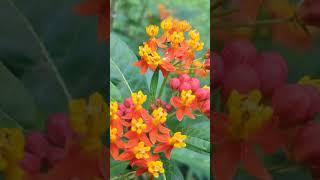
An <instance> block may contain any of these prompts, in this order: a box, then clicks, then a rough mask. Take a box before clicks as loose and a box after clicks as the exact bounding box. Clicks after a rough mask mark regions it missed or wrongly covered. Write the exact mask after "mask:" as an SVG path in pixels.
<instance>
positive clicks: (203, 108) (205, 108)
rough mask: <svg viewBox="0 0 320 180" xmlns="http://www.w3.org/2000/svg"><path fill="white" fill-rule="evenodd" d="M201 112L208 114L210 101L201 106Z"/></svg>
mask: <svg viewBox="0 0 320 180" xmlns="http://www.w3.org/2000/svg"><path fill="white" fill-rule="evenodd" d="M201 111H202V112H203V113H208V112H210V100H209V99H208V100H206V101H205V102H204V103H203V104H202V106H201Z"/></svg>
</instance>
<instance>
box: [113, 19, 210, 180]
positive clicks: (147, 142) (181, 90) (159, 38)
mask: <svg viewBox="0 0 320 180" xmlns="http://www.w3.org/2000/svg"><path fill="white" fill-rule="evenodd" d="M145 30H146V34H147V35H148V37H149V39H148V40H147V41H146V42H144V43H143V44H142V45H140V46H139V47H138V54H139V56H140V59H139V60H138V61H136V62H135V63H134V64H133V66H135V67H137V68H139V69H140V73H141V75H144V74H145V73H146V72H147V71H148V70H149V71H151V72H153V75H154V74H155V73H157V72H158V73H160V72H161V74H162V75H163V77H164V78H165V79H169V82H167V81H166V80H165V81H163V84H162V85H161V88H160V91H161V89H162V88H163V87H164V86H167V87H168V90H169V91H168V92H166V93H167V94H168V96H169V97H170V98H169V100H167V102H166V100H163V99H162V96H161V93H159V96H158V97H157V98H152V97H149V96H147V95H146V92H142V91H141V90H138V91H136V92H133V93H132V94H131V97H129V98H127V99H125V100H124V102H123V104H121V103H120V102H115V101H112V102H110V117H111V123H110V142H111V147H110V148H111V151H110V153H111V156H112V158H113V159H114V160H117V161H128V162H129V165H130V166H131V167H132V168H133V169H134V170H135V171H136V175H137V176H140V175H142V174H144V173H147V174H148V175H149V176H150V177H151V178H158V177H160V176H161V175H163V174H165V171H166V170H165V166H164V162H163V158H166V159H171V152H172V150H173V149H177V150H179V149H182V148H186V147H187V146H188V145H187V143H186V141H187V139H188V135H187V134H185V133H184V132H183V131H173V130H172V129H173V128H172V129H171V127H170V126H169V125H168V124H167V123H168V122H171V121H178V122H180V121H183V120H187V119H186V117H189V118H191V119H195V114H196V113H198V115H199V113H202V114H203V115H205V116H207V117H209V114H210V113H209V111H210V102H209V99H210V90H209V87H208V86H203V87H201V82H200V79H199V78H206V77H208V75H209V69H210V67H208V61H209V57H208V53H207V52H206V53H205V55H203V56H202V57H200V58H198V59H196V53H197V52H201V51H202V50H203V48H204V43H203V42H202V41H201V38H200V33H199V32H198V31H197V30H195V29H193V27H192V26H191V24H190V23H189V22H187V21H185V20H179V19H176V18H173V17H171V16H168V17H166V18H164V19H163V20H162V21H161V23H160V25H159V26H158V25H154V24H152V25H148V26H147V27H146V28H145ZM205 64H207V66H206V67H205ZM157 70H159V71H157ZM208 102H209V103H208ZM162 154H163V155H164V156H162Z"/></svg>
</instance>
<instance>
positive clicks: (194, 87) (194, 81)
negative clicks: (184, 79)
mask: <svg viewBox="0 0 320 180" xmlns="http://www.w3.org/2000/svg"><path fill="white" fill-rule="evenodd" d="M190 86H191V90H192V91H193V92H195V91H196V90H197V89H199V88H200V81H199V79H197V78H191V79H190Z"/></svg>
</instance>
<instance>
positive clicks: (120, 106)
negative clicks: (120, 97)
mask: <svg viewBox="0 0 320 180" xmlns="http://www.w3.org/2000/svg"><path fill="white" fill-rule="evenodd" d="M126 109H127V108H126V107H125V106H124V105H123V104H119V105H118V115H119V116H123V115H124V112H125V111H126Z"/></svg>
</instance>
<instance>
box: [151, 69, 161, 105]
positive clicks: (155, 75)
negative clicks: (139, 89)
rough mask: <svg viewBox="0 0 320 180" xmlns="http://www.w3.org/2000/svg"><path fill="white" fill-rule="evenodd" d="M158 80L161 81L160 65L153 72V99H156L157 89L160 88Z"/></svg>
mask: <svg viewBox="0 0 320 180" xmlns="http://www.w3.org/2000/svg"><path fill="white" fill-rule="evenodd" d="M158 81H159V67H158V68H157V69H156V70H155V72H154V73H153V76H152V79H151V83H150V93H151V101H154V100H155V97H156V94H157V90H158Z"/></svg>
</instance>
